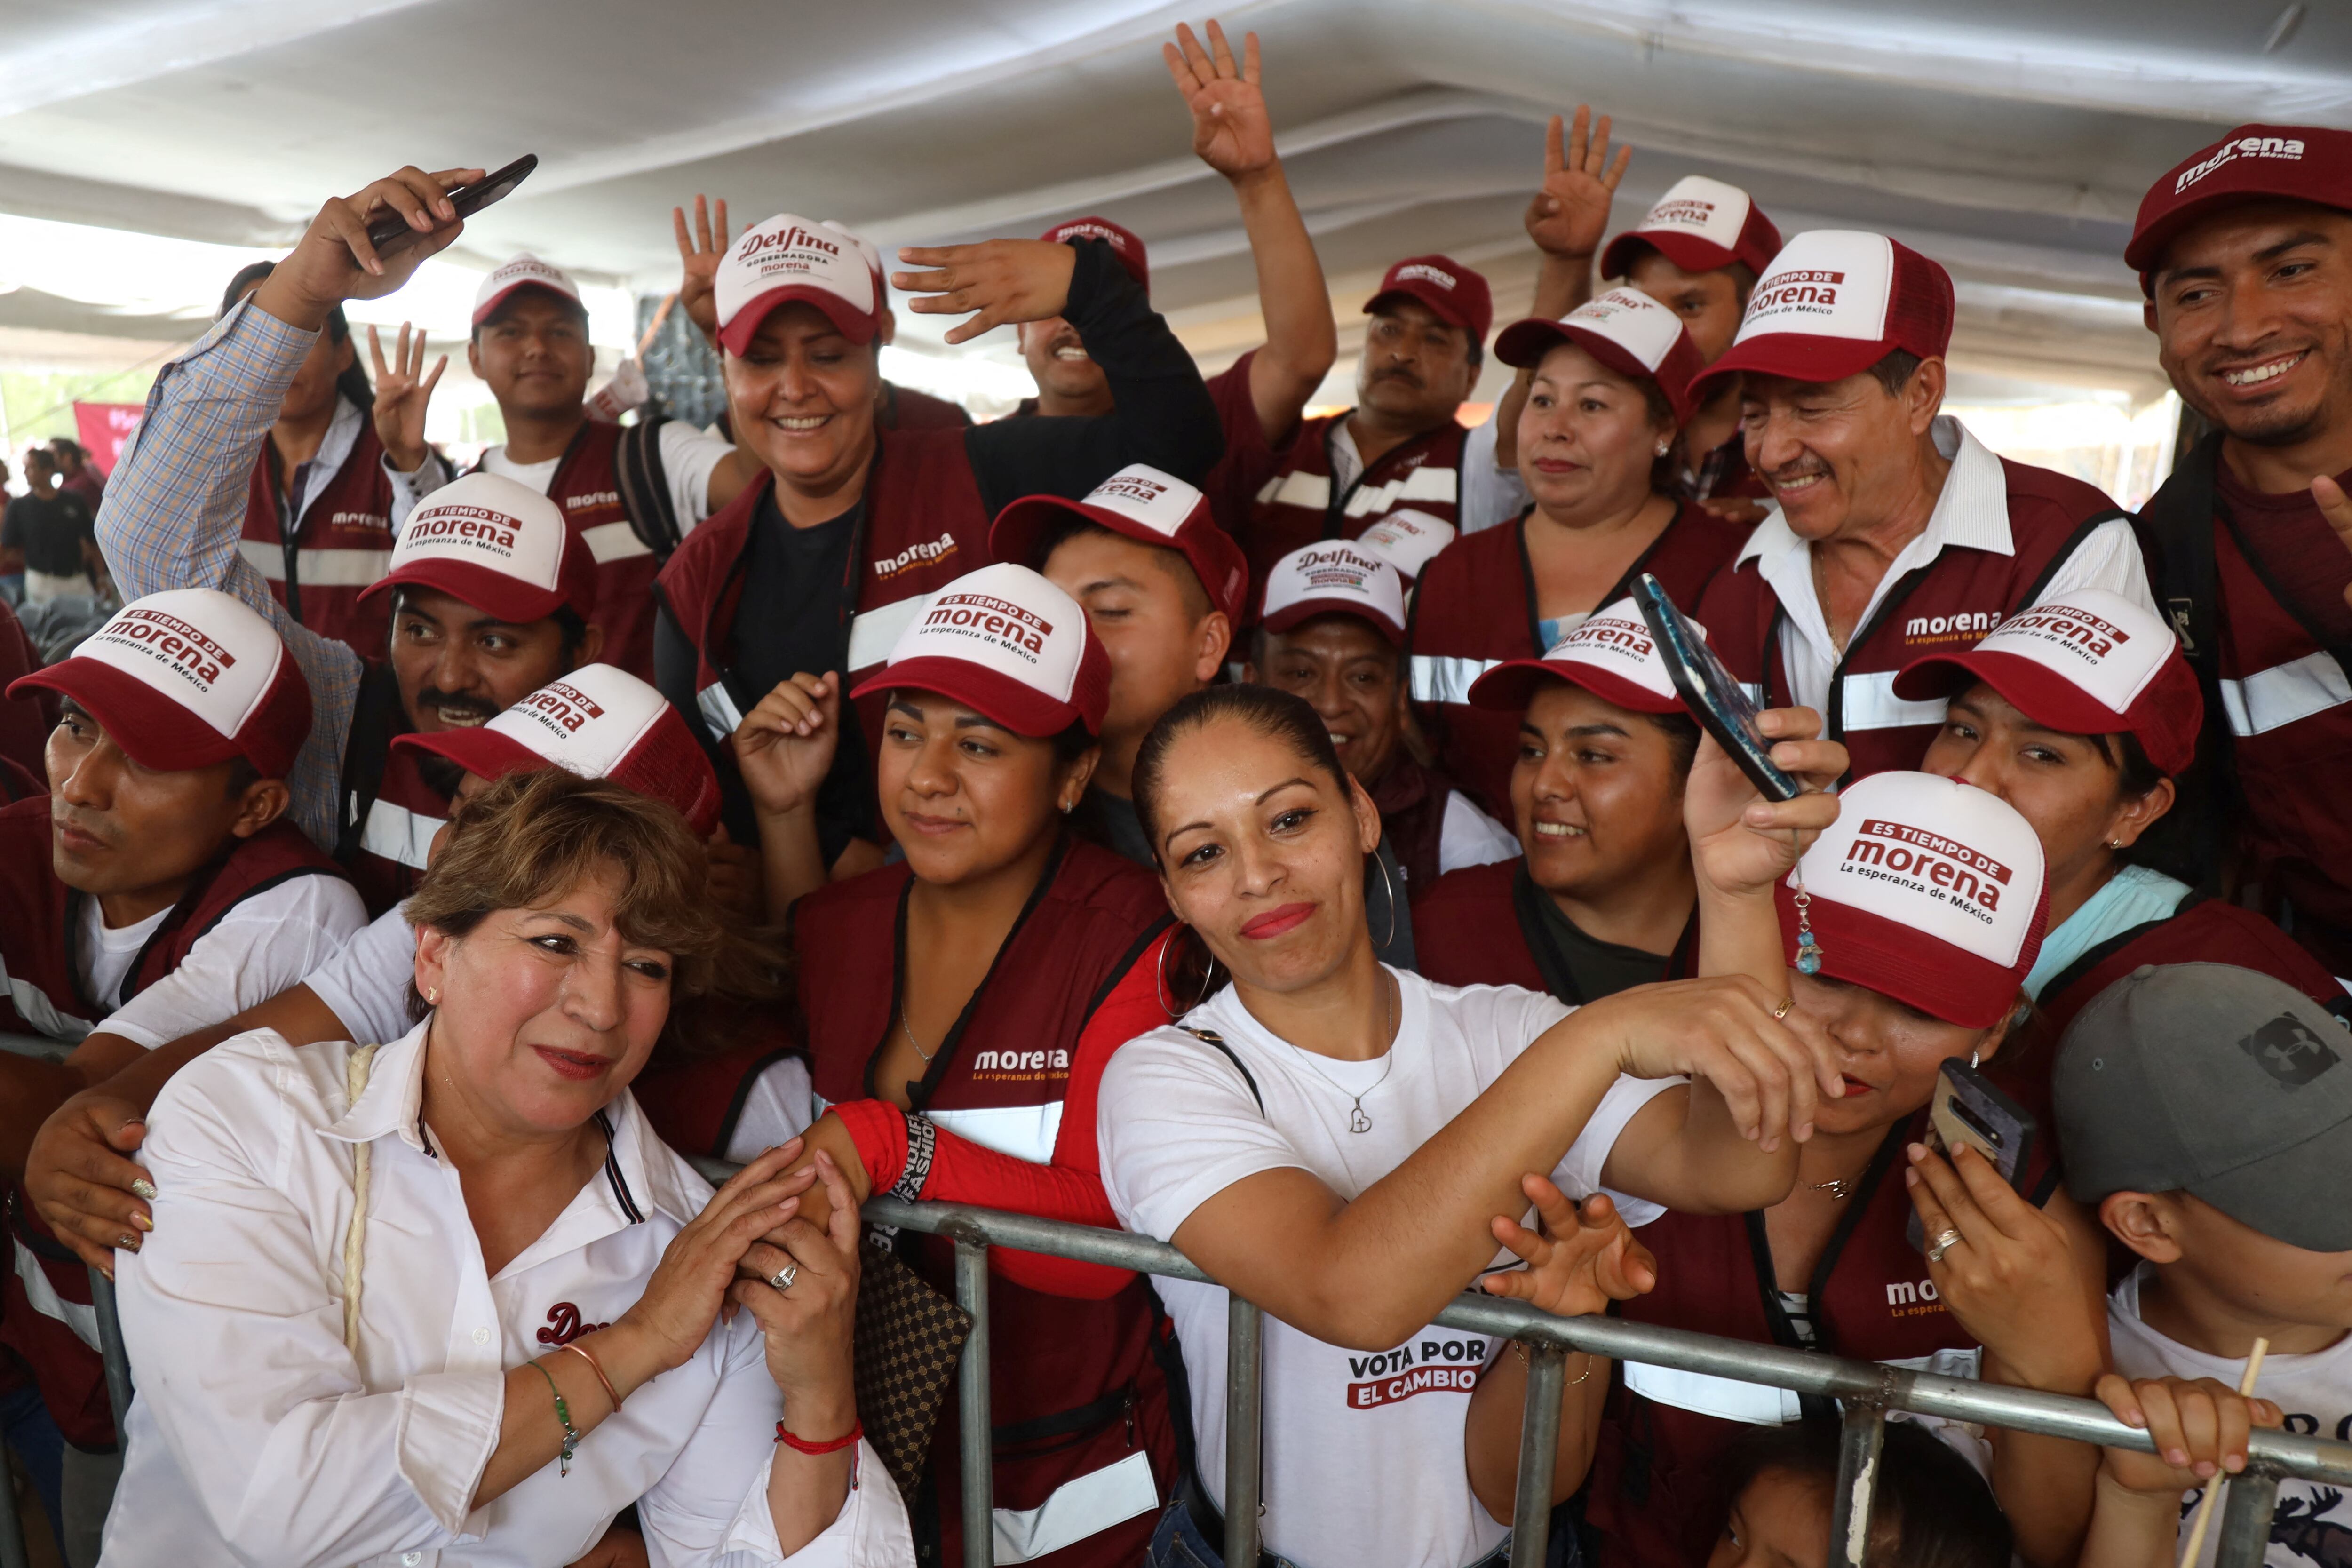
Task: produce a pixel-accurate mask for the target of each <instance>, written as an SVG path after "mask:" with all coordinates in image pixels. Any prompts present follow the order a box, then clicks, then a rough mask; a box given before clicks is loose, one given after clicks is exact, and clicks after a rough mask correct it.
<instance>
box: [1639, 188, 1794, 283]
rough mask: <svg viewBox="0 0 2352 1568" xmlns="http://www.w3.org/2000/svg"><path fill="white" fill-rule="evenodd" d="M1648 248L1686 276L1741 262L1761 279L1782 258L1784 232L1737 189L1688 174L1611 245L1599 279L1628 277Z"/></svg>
mask: <svg viewBox="0 0 2352 1568" xmlns="http://www.w3.org/2000/svg"><path fill="white" fill-rule="evenodd" d="M1644 246H1646V247H1649V248H1651V249H1653V250H1655V251H1657V252H1659V253H1660V254H1661V255H1663V256H1664V257H1665V258H1666V259H1667V260H1669V261H1671V262H1673V263H1674V264H1675V266H1677V267H1679V268H1682V269H1683V270H1684V271H1685V272H1712V271H1714V270H1715V269H1716V268H1719V267H1728V266H1730V265H1731V264H1732V263H1733V262H1735V261H1742V262H1746V263H1747V264H1748V269H1749V270H1750V271H1752V272H1754V273H1755V274H1756V275H1757V276H1758V277H1759V278H1760V277H1762V276H1763V275H1764V269H1765V268H1768V267H1769V266H1771V265H1772V258H1774V257H1775V256H1778V255H1779V254H1780V230H1779V229H1778V228H1775V227H1774V226H1772V220H1771V219H1770V218H1769V217H1766V216H1764V210H1763V209H1762V208H1761V207H1759V206H1758V205H1756V202H1755V198H1753V197H1751V196H1750V195H1748V193H1747V192H1746V191H1743V190H1741V189H1740V188H1739V187H1738V185H1727V184H1724V183H1723V182H1722V181H1721V180H1710V179H1708V178H1707V177H1706V175H1705V174H1687V175H1685V176H1684V177H1683V178H1681V179H1679V180H1676V181H1675V183H1674V184H1673V185H1672V186H1671V187H1669V188H1668V190H1667V191H1666V194H1665V195H1663V196H1660V197H1659V198H1658V201H1657V205H1654V206H1653V207H1652V208H1651V209H1650V210H1649V211H1648V212H1647V213H1645V214H1643V216H1642V221H1641V222H1640V223H1637V224H1635V225H1634V226H1633V227H1632V228H1629V229H1627V230H1626V231H1625V232H1624V233H1622V234H1621V235H1619V236H1618V237H1616V238H1614V239H1612V240H1611V241H1610V242H1609V247H1608V248H1607V249H1606V250H1603V251H1602V252H1601V276H1602V277H1603V278H1622V277H1624V276H1625V272H1626V269H1627V268H1630V267H1632V266H1633V263H1634V261H1635V260H1636V259H1637V258H1638V257H1639V256H1640V253H1641V249H1642V247H1644Z"/></svg>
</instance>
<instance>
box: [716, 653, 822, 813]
mask: <svg viewBox="0 0 2352 1568" xmlns="http://www.w3.org/2000/svg"><path fill="white" fill-rule="evenodd" d="M840 738H841V676H840V675H839V673H838V672H835V671H828V672H827V673H825V674H824V675H809V674H805V673H803V674H799V675H795V676H793V678H792V679H789V680H780V681H778V682H777V683H776V688H775V689H774V690H772V691H771V692H769V693H768V694H767V695H766V696H765V697H762V698H761V699H760V704H759V706H758V707H756V708H754V709H752V710H751V712H749V713H747V714H745V715H744V716H743V721H742V722H741V723H740V724H739V725H737V726H736V727H735V734H734V745H735V766H736V770H737V771H738V772H739V773H741V774H742V775H743V787H744V789H745V790H746V791H747V792H748V793H749V794H750V795H751V807H752V809H753V810H754V811H757V812H758V813H759V814H760V815H761V816H792V815H793V813H794V812H797V811H800V810H803V809H804V808H805V807H807V806H808V805H810V804H811V803H812V802H813V801H814V800H815V798H816V791H817V786H818V785H820V784H823V783H824V775H825V774H826V773H829V772H830V771H832V768H833V753H834V748H835V745H836V744H837V743H838V742H839V740H840Z"/></svg>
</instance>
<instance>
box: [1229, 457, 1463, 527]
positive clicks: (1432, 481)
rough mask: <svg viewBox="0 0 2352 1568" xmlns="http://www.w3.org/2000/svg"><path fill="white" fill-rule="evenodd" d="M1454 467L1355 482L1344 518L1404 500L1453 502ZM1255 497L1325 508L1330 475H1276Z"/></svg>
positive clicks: (1383, 509)
mask: <svg viewBox="0 0 2352 1568" xmlns="http://www.w3.org/2000/svg"><path fill="white" fill-rule="evenodd" d="M1459 482H1460V480H1459V477H1458V475H1457V473H1456V471H1455V470H1454V469H1452V468H1430V467H1428V466H1426V465H1424V466H1423V467H1421V468H1414V469H1412V471H1411V472H1409V473H1405V474H1402V475H1399V476H1398V477H1397V478H1395V479H1391V480H1389V481H1388V482H1386V483H1385V484H1378V485H1359V486H1357V487H1356V490H1355V493H1354V494H1352V495H1350V496H1349V498H1348V504H1347V505H1346V506H1345V507H1343V508H1342V509H1341V511H1342V513H1343V514H1344V515H1345V516H1348V517H1351V518H1352V517H1363V516H1365V515H1367V514H1368V513H1373V512H1380V513H1386V512H1388V511H1389V510H1391V509H1393V508H1395V507H1397V506H1400V505H1402V504H1403V503H1405V502H1408V501H1443V502H1444V503H1445V504H1446V505H1448V506H1451V505H1453V504H1454V489H1455V488H1456V486H1457V485H1458V484H1459ZM1257 499H1258V500H1259V502H1260V503H1261V504H1263V505H1266V506H1297V507H1305V508H1307V510H1311V511H1325V510H1329V508H1330V505H1331V476H1330V475H1328V474H1300V473H1287V474H1276V475H1275V477H1274V478H1272V479H1268V480H1266V481H1265V484H1263V485H1261V486H1260V487H1259V488H1258V492H1257Z"/></svg>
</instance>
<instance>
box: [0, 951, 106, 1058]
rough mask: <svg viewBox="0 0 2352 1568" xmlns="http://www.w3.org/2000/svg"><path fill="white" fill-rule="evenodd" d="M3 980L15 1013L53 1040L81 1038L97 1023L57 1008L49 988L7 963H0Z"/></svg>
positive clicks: (0, 978) (0, 977)
mask: <svg viewBox="0 0 2352 1568" xmlns="http://www.w3.org/2000/svg"><path fill="white" fill-rule="evenodd" d="M0 982H5V984H6V985H7V987H8V1001H9V1005H12V1006H14V1007H15V1008H16V1016H18V1017H19V1018H22V1019H24V1020H25V1022H26V1023H27V1024H30V1025H32V1026H33V1027H34V1028H36V1029H38V1030H39V1031H40V1032H41V1033H42V1034H44V1035H47V1037H49V1038H51V1039H53V1040H79V1039H81V1038H82V1037H84V1036H86V1035H88V1034H89V1032H90V1030H91V1029H92V1028H93V1027H95V1026H94V1025H91V1024H89V1023H86V1022H85V1021H83V1020H82V1019H79V1018H77V1017H75V1016H73V1015H72V1014H70V1013H60V1012H58V1009H57V1005H56V1004H54V1003H52V1002H51V1001H50V1000H49V994H48V993H47V992H46V991H44V990H42V989H41V988H40V987H39V986H37V985H36V984H33V983H32V982H31V981H29V980H19V979H17V978H16V976H15V975H13V974H11V973H8V966H7V965H6V964H5V963H0Z"/></svg>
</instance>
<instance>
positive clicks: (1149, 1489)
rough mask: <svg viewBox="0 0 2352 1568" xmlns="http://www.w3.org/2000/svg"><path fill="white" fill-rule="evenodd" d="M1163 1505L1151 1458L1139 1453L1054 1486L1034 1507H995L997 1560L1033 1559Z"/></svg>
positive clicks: (1001, 1561)
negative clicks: (1049, 1494) (1048, 1495)
mask: <svg viewBox="0 0 2352 1568" xmlns="http://www.w3.org/2000/svg"><path fill="white" fill-rule="evenodd" d="M1159 1506H1160V1488H1159V1486H1158V1485H1157V1484H1156V1483H1155V1482H1153V1480H1152V1479H1151V1457H1150V1455H1148V1454H1145V1453H1142V1452H1140V1451H1138V1452H1136V1453H1132V1454H1129V1456H1128V1457H1127V1458H1124V1459H1121V1460H1120V1461H1119V1462H1118V1463H1117V1464H1115V1465H1106V1466H1104V1467H1103V1468H1101V1469H1099V1470H1090V1471H1088V1472H1087V1474H1085V1475H1083V1476H1080V1477H1079V1478H1078V1479H1076V1480H1072V1481H1064V1482H1063V1483H1062V1484H1061V1485H1060V1486H1058V1487H1055V1489H1054V1491H1053V1495H1052V1496H1050V1497H1048V1498H1047V1499H1046V1500H1045V1501H1044V1502H1043V1503H1041V1504H1039V1505H1038V1506H1037V1507H1035V1508H1030V1509H1010V1508H1000V1509H998V1510H996V1560H997V1562H999V1563H1029V1562H1034V1560H1035V1559H1037V1558H1040V1557H1043V1556H1045V1553H1047V1552H1058V1551H1060V1550H1061V1549H1062V1548H1063V1547H1065V1546H1067V1545H1069V1544H1071V1543H1072V1542H1078V1541H1084V1540H1085V1539H1086V1538H1087V1536H1089V1535H1092V1534H1094V1533H1095V1532H1096V1531H1103V1530H1108V1529H1109V1528H1110V1527H1111V1526H1112V1525H1114V1524H1118V1523H1122V1522H1124V1521H1127V1520H1130V1519H1133V1518H1134V1517H1136V1515H1138V1514H1142V1513H1150V1512H1152V1511H1153V1510H1156V1509H1158V1508H1159Z"/></svg>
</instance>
